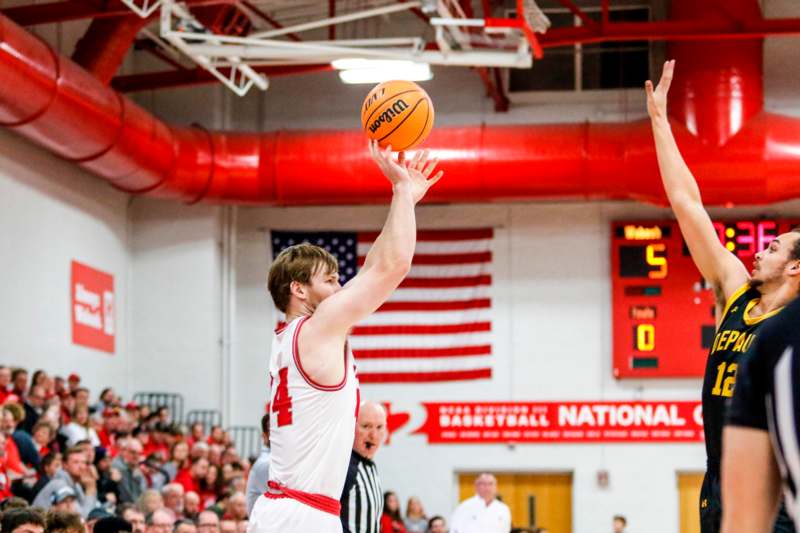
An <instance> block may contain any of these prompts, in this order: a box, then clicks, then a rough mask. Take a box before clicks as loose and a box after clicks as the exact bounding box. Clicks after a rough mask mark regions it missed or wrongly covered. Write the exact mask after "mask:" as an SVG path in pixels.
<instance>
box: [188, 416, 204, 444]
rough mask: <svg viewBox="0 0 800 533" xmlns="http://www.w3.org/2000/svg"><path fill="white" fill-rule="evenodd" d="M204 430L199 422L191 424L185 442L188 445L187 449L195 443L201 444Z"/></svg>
mask: <svg viewBox="0 0 800 533" xmlns="http://www.w3.org/2000/svg"><path fill="white" fill-rule="evenodd" d="M205 436H206V435H205V428H204V427H203V424H202V423H201V422H195V423H194V424H192V427H191V428H189V438H187V439H186V441H187V442H188V443H189V447H190V448H191V447H192V446H194V444H195V442H203V441H204V440H205Z"/></svg>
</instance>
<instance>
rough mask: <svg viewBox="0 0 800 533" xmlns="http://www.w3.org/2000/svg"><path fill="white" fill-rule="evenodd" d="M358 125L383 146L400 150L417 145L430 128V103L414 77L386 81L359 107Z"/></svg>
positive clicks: (431, 111)
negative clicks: (359, 120)
mask: <svg viewBox="0 0 800 533" xmlns="http://www.w3.org/2000/svg"><path fill="white" fill-rule="evenodd" d="M361 127H362V128H364V133H366V134H367V137H369V138H370V139H372V140H376V141H378V145H380V146H381V147H382V148H383V147H386V146H389V145H391V147H392V150H394V151H397V152H401V151H403V150H410V149H412V148H414V147H415V146H418V145H419V144H420V143H421V142H422V141H424V140H425V138H426V137H427V136H428V134H429V133H430V132H431V128H433V103H432V102H431V99H430V97H429V96H428V93H426V92H425V91H424V90H423V89H422V87H420V86H419V85H417V84H416V83H414V82H413V81H400V80H394V81H385V82H383V83H381V84H379V85H377V86H376V87H375V88H374V89H372V90H371V91H370V92H369V94H368V95H367V97H366V98H365V99H364V105H363V106H362V107H361Z"/></svg>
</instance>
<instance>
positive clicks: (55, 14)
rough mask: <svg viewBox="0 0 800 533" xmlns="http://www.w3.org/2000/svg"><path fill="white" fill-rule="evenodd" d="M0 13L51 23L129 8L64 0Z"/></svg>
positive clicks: (196, 2) (114, 0)
mask: <svg viewBox="0 0 800 533" xmlns="http://www.w3.org/2000/svg"><path fill="white" fill-rule="evenodd" d="M186 3H187V4H189V5H190V6H200V5H219V4H232V5H233V4H235V3H236V2H235V0H188V1H187V2H186ZM0 13H2V14H3V15H5V16H6V17H8V18H10V19H11V20H13V21H14V22H16V23H17V24H19V25H20V26H35V25H37V24H52V23H55V22H66V21H69V20H81V19H87V18H91V19H96V18H103V17H119V16H127V15H130V14H131V10H130V9H129V8H128V7H127V6H126V5H125V4H123V3H122V2H120V1H119V0H109V1H108V2H103V3H102V4H93V3H91V2H85V1H81V0H65V1H63V2H51V3H47V4H31V5H26V6H17V7H7V8H4V9H0Z"/></svg>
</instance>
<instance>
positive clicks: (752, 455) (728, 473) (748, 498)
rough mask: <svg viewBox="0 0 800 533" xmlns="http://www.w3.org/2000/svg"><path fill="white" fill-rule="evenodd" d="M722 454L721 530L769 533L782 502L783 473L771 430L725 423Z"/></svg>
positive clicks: (729, 532)
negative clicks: (776, 461) (772, 443)
mask: <svg viewBox="0 0 800 533" xmlns="http://www.w3.org/2000/svg"><path fill="white" fill-rule="evenodd" d="M722 449H723V455H722V509H723V515H722V532H721V533H745V532H746V533H769V532H771V531H772V525H773V523H774V521H775V516H776V514H777V510H778V503H779V502H780V477H779V473H778V466H777V465H776V464H775V457H774V455H773V453H772V445H771V443H770V440H769V434H768V433H767V432H766V431H763V430H760V429H753V428H747V427H740V426H726V427H725V431H724V433H723V444H722Z"/></svg>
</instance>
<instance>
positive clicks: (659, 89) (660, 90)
mask: <svg viewBox="0 0 800 533" xmlns="http://www.w3.org/2000/svg"><path fill="white" fill-rule="evenodd" d="M674 70H675V60H674V59H672V60H670V61H667V62H665V63H664V70H663V71H662V72H661V80H660V81H659V82H658V85H657V86H656V88H655V89H653V82H652V81H650V80H647V81H646V82H645V83H644V90H645V92H646V93H647V112H648V113H649V114H650V118H651V119H653V120H656V119H666V118H667V93H668V92H669V86H670V84H671V83H672V72H673V71H674Z"/></svg>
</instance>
